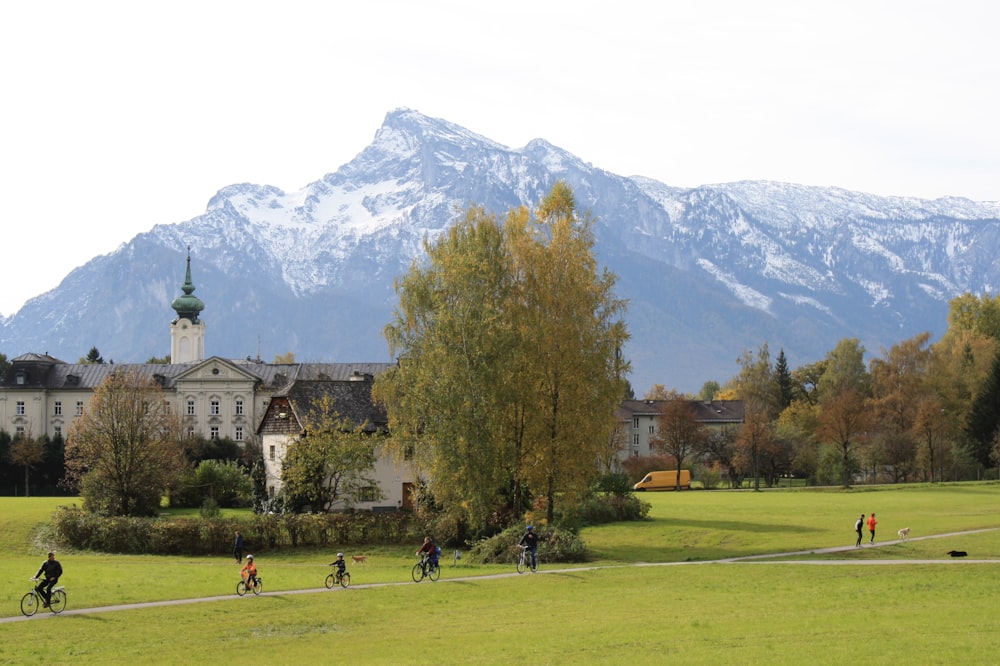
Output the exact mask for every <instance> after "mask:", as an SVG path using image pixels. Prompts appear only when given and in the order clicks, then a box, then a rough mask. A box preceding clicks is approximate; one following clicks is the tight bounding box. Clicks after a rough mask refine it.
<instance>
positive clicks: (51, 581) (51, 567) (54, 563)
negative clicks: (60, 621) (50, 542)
mask: <svg viewBox="0 0 1000 666" xmlns="http://www.w3.org/2000/svg"><path fill="white" fill-rule="evenodd" d="M62 573H63V570H62V565H61V564H59V560H57V559H56V554H55V552H54V551H51V550H50V551H49V557H48V559H47V560H45V561H44V562H42V566H40V567H38V573H36V574H35V575H34V578H35V580H37V581H38V585H37V586H35V591H36V592H38V594H40V595H42V600H44V602H45V606H44V607H45V608H48V607H49V604H50V603H52V588H53V587H55V584H56V583H58V582H59V577H60V576H62Z"/></svg>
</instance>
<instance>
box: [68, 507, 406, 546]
mask: <svg viewBox="0 0 1000 666" xmlns="http://www.w3.org/2000/svg"><path fill="white" fill-rule="evenodd" d="M237 530H239V531H240V532H242V533H243V536H244V547H245V548H246V549H247V550H250V549H252V550H253V551H254V552H265V551H267V550H272V549H275V548H294V547H297V546H301V547H314V546H328V545H330V544H333V543H336V544H338V545H340V544H343V545H348V544H397V543H403V542H406V541H415V540H416V539H417V535H418V534H422V529H420V530H418V529H417V526H415V525H414V524H413V520H412V516H411V515H410V514H408V513H402V512H398V513H372V512H369V511H362V512H358V513H327V514H283V515H255V516H249V517H246V518H222V517H214V516H207V517H202V518H192V517H162V518H111V517H106V516H99V515H97V514H94V513H89V512H87V511H84V510H82V509H79V508H76V507H73V508H66V507H62V508H60V509H59V510H58V511H56V513H55V514H54V515H53V517H52V531H53V534H54V537H55V539H56V540H57V541H58V543H60V544H61V545H64V546H72V547H73V548H78V549H81V550H95V551H101V552H107V553H128V554H142V553H148V554H156V555H164V554H169V555H211V554H221V553H225V554H226V555H228V554H229V553H230V552H231V550H232V543H233V535H234V534H235V533H236V531H237Z"/></svg>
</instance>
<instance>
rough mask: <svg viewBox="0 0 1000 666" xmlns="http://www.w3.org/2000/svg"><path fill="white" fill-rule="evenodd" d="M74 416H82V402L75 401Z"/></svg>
mask: <svg viewBox="0 0 1000 666" xmlns="http://www.w3.org/2000/svg"><path fill="white" fill-rule="evenodd" d="M76 415H77V416H83V401H82V400H77V401H76Z"/></svg>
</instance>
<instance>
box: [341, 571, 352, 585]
mask: <svg viewBox="0 0 1000 666" xmlns="http://www.w3.org/2000/svg"><path fill="white" fill-rule="evenodd" d="M350 584H351V574H349V573H347V572H346V571H345V572H344V575H343V576H341V577H340V586H341V587H347V586H348V585H350Z"/></svg>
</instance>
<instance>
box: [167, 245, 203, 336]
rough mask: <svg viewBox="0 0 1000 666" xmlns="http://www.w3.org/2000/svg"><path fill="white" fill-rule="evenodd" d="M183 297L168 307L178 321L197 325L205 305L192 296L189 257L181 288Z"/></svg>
mask: <svg viewBox="0 0 1000 666" xmlns="http://www.w3.org/2000/svg"><path fill="white" fill-rule="evenodd" d="M181 291H183V292H184V295H183V296H178V297H177V298H175V299H174V302H173V303H171V304H170V307H172V308H173V309H174V312H176V313H177V318H178V319H188V320H190V321H191V323H192V324H197V323H198V315H199V314H201V311H202V310H204V309H205V304H204V303H203V302H202V300H201V299H200V298H198V297H197V296H194V295H193V294H194V284H193V283H192V282H191V255H190V254H188V258H187V273H186V274H185V276H184V286H182V287H181Z"/></svg>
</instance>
